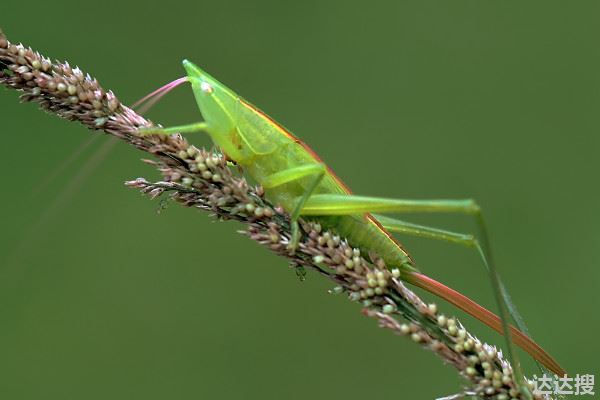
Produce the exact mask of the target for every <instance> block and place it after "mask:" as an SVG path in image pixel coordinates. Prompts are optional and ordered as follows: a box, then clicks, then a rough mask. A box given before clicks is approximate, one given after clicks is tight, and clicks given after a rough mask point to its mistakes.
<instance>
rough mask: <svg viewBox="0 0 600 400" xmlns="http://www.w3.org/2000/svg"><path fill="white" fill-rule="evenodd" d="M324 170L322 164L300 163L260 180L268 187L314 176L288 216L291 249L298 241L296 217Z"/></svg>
mask: <svg viewBox="0 0 600 400" xmlns="http://www.w3.org/2000/svg"><path fill="white" fill-rule="evenodd" d="M325 171H326V169H325V166H324V165H323V164H308V165H301V166H299V167H295V168H290V169H286V170H283V171H279V172H276V173H274V174H273V175H270V176H268V177H266V179H264V180H263V182H262V185H263V187H264V188H266V189H268V188H272V187H276V186H279V185H283V184H286V183H289V182H292V181H296V180H298V179H302V178H305V177H308V176H314V179H313V180H312V182H311V183H310V185H309V186H308V188H306V191H305V192H304V194H303V195H302V197H300V198H299V199H298V202H297V203H296V206H295V208H294V211H293V212H292V215H291V216H290V219H291V223H292V240H291V242H290V244H289V249H290V250H291V251H294V250H296V248H297V247H298V242H299V240H300V229H299V227H298V218H300V213H301V211H302V209H303V208H304V205H305V204H306V202H307V201H308V199H309V198H310V197H311V196H313V193H314V191H315V189H316V188H317V186H319V183H320V182H321V180H322V179H323V176H325Z"/></svg>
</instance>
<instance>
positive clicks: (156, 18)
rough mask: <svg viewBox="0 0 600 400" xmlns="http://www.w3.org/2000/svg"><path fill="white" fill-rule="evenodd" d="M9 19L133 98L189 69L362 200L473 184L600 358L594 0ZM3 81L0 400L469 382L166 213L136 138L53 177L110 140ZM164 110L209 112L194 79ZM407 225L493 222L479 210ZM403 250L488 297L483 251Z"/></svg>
mask: <svg viewBox="0 0 600 400" xmlns="http://www.w3.org/2000/svg"><path fill="white" fill-rule="evenodd" d="M0 16H1V18H0V26H1V27H2V28H3V29H4V30H5V32H6V33H7V35H8V36H9V39H10V40H12V41H22V42H24V43H25V44H27V45H31V46H33V47H34V48H36V49H37V50H40V51H42V52H43V53H44V54H46V55H48V56H50V57H52V58H60V59H68V60H69V61H70V62H71V63H72V64H77V65H79V66H81V67H82V68H84V69H85V70H86V71H88V72H90V73H92V74H93V75H95V76H97V77H98V78H99V80H100V82H101V83H102V84H103V85H104V87H106V88H112V89H113V90H115V92H116V93H117V95H118V96H119V97H120V99H121V100H122V101H123V102H125V103H131V102H133V101H135V100H137V99H138V98H140V97H142V96H143V95H144V94H146V93H148V92H150V91H152V90H153V89H155V88H157V87H158V86H161V85H163V84H164V83H166V82H168V81H170V80H173V79H175V78H177V77H179V76H181V75H182V74H183V70H182V68H181V65H180V61H181V59H183V58H189V59H191V60H193V61H194V62H196V63H198V64H199V65H201V66H203V67H204V68H206V69H207V70H208V71H209V72H211V73H212V74H213V75H215V76H216V77H217V78H219V79H220V80H222V81H223V82H225V83H226V84H228V85H229V86H230V87H232V88H234V89H235V90H237V91H238V92H239V93H240V94H241V95H243V96H244V97H246V98H247V99H249V100H250V101H252V102H254V103H255V104H257V105H258V106H259V107H261V108H262V109H264V110H266V111H267V112H268V113H270V114H271V115H272V116H273V117H274V118H275V119H277V120H278V121H281V122H282V123H283V124H285V125H286V126H287V127H289V128H290V129H291V130H292V131H293V132H295V133H296V134H297V135H298V136H300V137H301V138H302V139H304V140H305V141H306V142H307V143H309V144H310V145H311V146H312V147H313V148H314V149H315V150H316V151H317V152H318V153H319V154H320V155H321V156H322V157H323V159H324V160H326V162H328V163H329V164H330V165H331V166H332V168H333V169H334V170H335V171H336V172H337V173H338V174H339V175H340V176H341V177H342V178H343V179H344V180H346V181H347V183H348V184H349V185H350V187H351V188H352V189H353V190H354V191H355V192H357V193H360V194H371V195H378V196H389V197H402V198H463V197H473V198H475V199H477V200H478V201H479V202H480V203H481V204H482V205H483V207H484V209H485V212H486V214H487V217H488V218H489V227H490V228H491V232H492V241H493V245H494V250H495V253H496V258H497V260H498V264H499V267H500V269H501V273H502V275H503V277H504V279H505V281H506V284H507V286H508V288H509V289H510V291H511V293H512V295H513V298H514V300H515V302H516V303H517V305H518V306H519V307H520V309H521V311H522V313H523V315H524V316H525V319H526V321H527V322H528V324H529V326H530V329H531V331H532V333H533V336H534V337H535V338H536V340H537V341H538V342H539V343H540V344H541V345H543V346H544V347H545V348H546V349H547V350H548V351H549V352H550V353H552V354H553V355H554V356H555V357H556V358H557V359H558V360H559V361H560V362H561V363H562V364H563V365H564V366H565V367H566V369H567V370H568V371H569V372H571V373H595V372H597V371H598V368H597V366H598V363H597V360H596V356H597V355H598V350H599V348H598V347H599V346H598V342H597V339H596V337H597V330H598V328H599V327H600V313H599V312H598V309H597V308H596V304H597V303H596V301H597V298H596V290H597V288H598V283H599V280H600V268H599V266H600V252H599V246H600V235H599V233H598V232H599V230H598V226H599V225H600V213H599V211H598V202H599V196H600V188H599V186H598V171H599V168H600V160H599V158H598V150H599V149H600V138H599V135H598V132H599V129H600V119H599V116H600V113H599V111H600V74H599V72H598V71H600V46H599V45H598V38H599V37H600V24H598V17H600V3H598V2H596V1H577V2H564V1H538V2H517V1H452V2H442V1H438V2H430V1H414V2H404V1H401V2H394V1H387V2H377V1H371V2H357V1H353V2H352V1H338V2H328V1H302V2H281V1H251V2H249V1H243V0H240V1H210V2H209V1H194V2H190V3H187V4H178V3H176V2H162V3H156V4H152V3H151V2H139V3H138V4H134V2H123V1H118V2H117V1H112V0H110V1H103V2H97V3H93V4H91V3H85V2H69V1H64V0H56V1H52V2H45V3H44V2H38V3H37V4H35V5H33V4H32V5H30V7H29V6H27V7H26V6H25V5H24V4H23V3H19V2H4V3H3V5H2V13H1V14H0ZM0 92H1V93H0V109H1V114H0V115H1V121H2V125H1V126H2V128H1V132H2V149H3V151H2V157H1V158H0V169H1V170H2V175H1V176H2V189H1V193H2V195H1V196H0V220H1V221H2V222H1V228H0V263H1V264H0V377H1V378H0V397H2V398H5V399H15V400H16V399H28V400H29V399H41V398H43V399H63V400H64V399H115V400H116V399H144V400H151V399H167V398H169V399H191V398H214V399H281V398H285V399H307V398H344V399H366V398H383V399H388V398H401V397H404V398H412V399H431V398H435V397H439V396H443V395H447V394H450V393H455V392H457V391H459V390H460V387H461V384H462V382H461V381H460V380H459V378H458V377H457V375H456V373H455V371H454V370H453V369H452V368H450V367H447V366H444V365H442V363H441V362H440V360H438V359H437V358H436V357H435V356H434V355H432V354H431V353H428V352H426V351H424V350H421V349H420V348H419V347H418V346H416V345H414V344H413V343H412V342H410V341H409V340H406V339H404V338H399V337H396V336H394V335H392V334H391V333H390V332H388V331H384V330H381V329H379V328H377V326H376V324H375V322H374V321H373V320H370V319H367V318H364V317H362V316H361V315H360V313H359V307H358V306H357V305H355V304H351V303H349V302H347V301H346V300H345V299H344V298H343V297H334V296H332V295H329V294H328V293H327V290H328V288H330V286H331V285H330V284H329V283H328V282H326V281H324V280H323V279H322V278H321V277H319V276H317V275H315V274H309V276H308V279H307V281H306V282H303V283H301V282H299V281H298V279H297V278H296V276H295V273H294V271H292V270H290V269H288V268H287V266H286V263H285V261H284V260H283V259H280V258H278V257H275V256H274V255H272V254H271V253H269V252H268V251H266V250H265V249H263V248H260V247H259V246H257V245H256V244H254V243H253V242H251V241H250V240H248V239H246V238H244V237H242V236H240V235H238V234H237V233H236V230H237V229H239V228H240V226H238V225H237V224H236V223H233V222H230V223H214V222H212V221H211V219H210V218H209V217H208V216H207V215H206V214H204V213H200V212H195V211H193V210H190V209H183V208H181V207H179V206H175V205H173V206H171V207H169V208H168V209H167V210H166V211H164V212H162V213H161V214H160V215H157V212H156V210H157V208H158V202H157V201H154V202H151V201H149V200H147V199H144V198H141V197H140V195H139V194H138V193H137V192H135V191H133V190H129V189H126V188H125V187H124V186H123V184H122V182H123V181H124V180H126V179H131V178H136V177H138V176H146V177H149V178H156V177H157V174H156V173H155V172H154V171H153V170H152V169H151V168H150V167H148V166H146V165H144V164H143V163H141V162H140V161H139V159H140V158H141V157H144V155H143V154H141V153H139V152H138V151H136V150H135V149H132V148H129V147H127V146H125V145H122V144H121V143H117V145H115V146H114V147H113V148H112V150H111V151H110V152H109V154H108V155H107V156H106V158H105V159H103V161H102V162H101V163H100V165H99V166H98V168H96V169H94V170H93V171H92V172H91V173H89V174H88V175H86V176H85V177H84V178H78V174H80V172H81V171H82V170H86V169H87V167H86V161H85V160H86V159H89V158H91V157H93V152H92V151H90V150H89V148H88V150H87V151H86V152H84V154H83V156H82V157H80V158H79V159H78V160H77V161H76V162H75V163H74V164H72V165H71V166H70V167H69V168H68V169H66V170H64V171H61V173H60V174H59V176H58V178H57V179H55V180H53V181H51V184H50V185H48V186H42V183H43V182H44V181H45V180H46V179H47V177H48V176H49V174H50V171H52V170H55V169H56V168H57V166H59V165H60V164H61V162H63V161H64V160H65V159H66V158H68V157H69V156H70V155H71V154H73V153H74V152H76V151H77V149H78V148H79V147H80V146H81V145H82V144H83V143H85V142H86V141H87V140H89V138H90V136H91V135H90V133H89V132H88V131H87V130H86V129H84V128H82V127H80V126H78V125H76V124H73V123H68V122H66V121H63V120H60V119H58V118H55V117H53V116H50V115H46V114H44V113H42V112H40V111H38V110H36V108H35V107H34V106H32V105H20V104H19V103H18V101H17V94H16V93H14V92H12V91H8V90H0ZM149 116H150V117H151V118H152V119H153V120H155V121H157V122H161V123H162V124H164V125H172V124H179V123H185V122H191V121H193V120H196V119H197V118H198V112H197V110H196V108H195V107H194V103H193V101H192V95H191V93H190V91H189V90H188V89H187V88H186V89H179V90H177V91H176V93H174V94H173V95H170V96H168V97H167V98H165V100H164V101H162V102H161V103H159V105H158V106H156V107H155V108H154V109H153V110H152V111H151V112H150V113H149ZM107 139H108V138H107V137H104V136H103V137H101V138H99V139H98V140H97V141H96V142H94V145H93V147H96V148H98V147H101V146H102V145H103V144H104V143H105V142H106V141H107ZM190 139H191V140H193V141H194V142H196V143H198V144H201V145H202V144H203V145H208V142H207V141H206V138H204V137H202V136H201V135H198V136H194V137H190ZM73 182H75V183H73ZM65 187H66V188H67V190H66V194H64V193H65V190H64V189H65ZM412 220H413V221H416V222H423V223H428V224H434V225H436V226H440V227H446V228H452V229H454V230H459V231H472V230H473V229H474V226H473V225H472V223H471V221H469V220H468V219H467V218H466V217H452V216H441V215H438V216H434V217H431V216H414V218H412ZM403 241H404V243H405V244H406V246H407V248H408V249H409V250H410V251H411V252H412V254H413V255H414V257H415V258H416V260H417V262H418V264H419V265H420V267H421V268H422V269H423V270H424V271H426V272H427V273H428V274H430V275H432V276H434V277H436V278H437V279H439V280H441V281H443V282H445V283H447V284H449V285H451V286H453V287H455V288H457V289H459V290H461V291H463V292H465V293H466V294H468V295H470V296H472V297H474V298H476V299H478V300H480V301H481V302H482V303H483V304H484V305H486V306H488V307H491V308H494V302H493V296H492V292H491V291H490V287H489V284H488V281H487V278H486V275H485V274H484V272H483V268H482V266H481V265H480V263H479V261H478V258H477V256H476V255H475V254H474V252H472V251H470V250H469V249H464V248H460V247H455V246H452V245H449V244H445V243H439V242H431V241H426V240H417V239H412V238H403ZM427 298H430V297H429V296H428V297H427ZM440 306H441V309H442V310H443V311H445V312H447V313H454V310H453V309H452V307H451V306H449V305H447V304H443V303H442V302H440ZM457 314H458V315H459V316H463V314H460V313H457ZM464 321H465V323H466V324H467V326H468V327H469V328H470V329H471V330H472V331H473V332H475V333H477V334H479V335H480V337H481V338H483V339H485V340H490V341H492V342H494V343H499V344H501V343H502V341H501V339H500V338H499V336H498V335H496V334H495V333H493V332H491V331H490V330H489V329H487V328H486V327H484V326H482V325H481V324H480V323H477V322H475V321H473V320H472V319H470V318H464ZM525 367H526V370H527V372H528V373H529V374H533V373H535V372H536V370H535V369H534V367H533V365H532V363H531V362H530V361H529V360H527V361H526V362H525ZM596 390H598V389H596Z"/></svg>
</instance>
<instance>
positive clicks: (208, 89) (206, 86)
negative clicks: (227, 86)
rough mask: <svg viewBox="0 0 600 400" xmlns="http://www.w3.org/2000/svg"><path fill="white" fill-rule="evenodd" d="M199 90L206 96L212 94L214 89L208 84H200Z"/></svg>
mask: <svg viewBox="0 0 600 400" xmlns="http://www.w3.org/2000/svg"><path fill="white" fill-rule="evenodd" d="M200 89H201V90H202V91H203V92H204V93H208V94H212V93H213V92H214V91H215V89H214V88H213V87H212V86H211V85H210V84H209V83H208V82H204V81H202V82H200Z"/></svg>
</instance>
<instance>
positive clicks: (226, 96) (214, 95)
mask: <svg viewBox="0 0 600 400" xmlns="http://www.w3.org/2000/svg"><path fill="white" fill-rule="evenodd" d="M183 67H184V68H185V70H186V72H187V76H188V77H187V79H188V81H189V82H190V83H191V85H192V90H193V91H194V96H195V97H196V103H198V108H199V109H200V113H201V114H202V117H203V118H204V120H205V121H206V124H207V132H208V134H209V135H210V136H211V138H212V140H213V141H214V142H215V144H216V145H218V146H220V147H221V148H222V149H223V150H224V151H225V152H226V153H227V154H228V155H229V156H230V157H231V158H233V159H234V160H235V159H236V151H235V146H234V136H235V127H236V121H235V118H236V116H235V115H234V113H235V110H236V109H237V108H236V107H237V105H238V97H237V95H236V94H235V93H234V92H233V91H232V90H231V89H229V88H227V87H226V86H225V85H223V84H222V83H221V82H219V81H217V80H216V79H215V78H213V77H212V76H210V75H209V74H207V73H206V72H205V71H204V70H202V69H201V68H200V67H198V66H197V65H195V64H194V63H192V62H191V61H188V60H183Z"/></svg>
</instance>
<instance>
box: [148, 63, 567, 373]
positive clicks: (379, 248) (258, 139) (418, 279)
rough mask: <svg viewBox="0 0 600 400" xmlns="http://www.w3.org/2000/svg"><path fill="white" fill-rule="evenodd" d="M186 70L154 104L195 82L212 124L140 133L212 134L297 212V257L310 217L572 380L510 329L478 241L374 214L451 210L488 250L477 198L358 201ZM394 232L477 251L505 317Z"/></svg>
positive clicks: (301, 148)
mask: <svg viewBox="0 0 600 400" xmlns="http://www.w3.org/2000/svg"><path fill="white" fill-rule="evenodd" d="M183 66H184V68H185V70H186V72H187V76H186V77H184V78H181V79H178V80H176V81H174V82H173V83H172V84H169V85H167V86H165V87H164V88H162V89H159V90H158V91H156V92H154V93H153V94H151V95H150V96H148V97H147V98H150V97H154V99H152V102H154V101H156V100H158V98H159V97H161V96H162V95H164V94H165V93H166V92H168V91H170V90H171V89H172V88H174V87H175V86H178V85H179V84H181V83H184V82H188V83H190V84H191V87H192V90H193V93H194V95H195V98H196V101H197V104H198V107H199V109H200V112H201V114H202V116H203V119H204V121H202V122H197V123H193V124H189V125H182V126H174V127H168V128H148V129H143V130H141V131H140V133H142V134H145V135H149V134H174V133H191V132H199V131H202V132H205V133H207V134H208V135H209V136H210V138H211V139H212V141H213V142H214V143H215V145H216V146H218V147H219V148H220V149H221V151H222V152H223V153H224V154H225V155H226V157H228V159H230V160H231V161H233V162H235V163H236V164H237V165H239V166H240V167H241V169H242V170H243V171H244V173H245V174H247V175H248V176H249V177H251V178H252V179H254V180H255V181H256V182H258V183H259V184H260V185H262V186H263V187H264V189H265V193H266V197H267V198H268V199H269V200H270V201H271V202H272V203H274V204H278V205H280V206H282V207H283V208H284V209H285V210H286V211H287V212H288V213H289V214H290V217H291V220H292V232H293V235H292V240H291V241H290V251H293V250H294V246H296V245H297V243H298V239H299V235H300V232H299V228H298V219H299V218H300V217H303V216H306V217H310V219H313V220H316V221H318V222H319V223H320V224H321V225H322V226H324V227H327V228H330V229H334V230H335V231H337V232H338V233H339V234H340V235H342V236H343V237H346V238H347V239H348V241H349V242H350V243H351V244H352V245H353V246H357V247H361V248H365V249H369V250H370V251H373V252H374V253H376V254H377V255H378V256H379V257H381V258H383V260H384V261H385V262H386V264H387V265H388V266H390V267H394V268H398V269H400V271H401V277H402V279H403V280H405V281H407V282H409V283H411V284H414V285H416V286H418V287H421V288H423V289H425V290H427V291H429V292H431V293H433V294H435V295H437V296H439V297H441V298H443V299H445V300H447V301H449V302H450V303H452V304H454V305H455V306H457V307H458V308H460V309H462V310H463V311H465V312H467V313H469V314H470V315H472V316H474V317H475V318H477V319H479V320H480V321H482V322H484V323H485V324H487V325H488V326H490V327H491V328H493V329H494V330H496V331H498V332H500V333H501V334H504V336H505V337H506V338H507V346H508V350H509V353H510V355H511V358H513V359H514V358H515V356H514V354H515V352H514V349H513V344H512V343H513V341H514V343H515V344H516V345H518V346H519V347H521V348H522V349H523V350H525V351H526V352H527V353H529V354H530V355H531V356H532V357H533V358H534V359H536V360H537V361H539V362H540V363H542V364H543V365H544V366H545V367H547V368H548V369H550V370H552V371H553V372H555V373H556V374H558V375H560V376H563V375H564V374H565V372H564V370H563V369H562V368H561V367H560V366H559V364H558V363H557V362H556V361H555V360H554V359H553V358H552V357H551V356H550V355H549V354H548V353H546V352H545V351H544V350H543V349H542V348H541V347H540V346H538V345H537V344H536V343H535V342H534V341H533V340H532V339H530V338H529V337H528V336H527V335H526V334H525V333H523V332H522V331H520V330H518V329H516V328H515V327H513V326H509V325H508V322H507V319H508V317H507V315H506V314H507V312H506V307H508V309H509V310H510V311H511V314H513V317H514V313H513V312H514V307H513V306H512V304H511V303H510V299H509V298H508V295H507V294H506V291H505V289H504V287H503V286H502V285H501V283H500V282H499V280H498V279H497V275H496V272H495V270H494V268H493V265H492V264H491V262H490V261H489V258H490V257H489V252H488V251H487V250H486V251H484V250H483V249H482V246H480V245H479V242H478V241H477V240H476V239H475V238H474V237H473V236H472V235H464V234H458V233H454V232H449V231H444V230H440V229H435V228H429V227H425V226H421V225H415V224H411V223H407V222H404V221H401V220H398V219H393V218H390V217H386V216H380V215H375V214H374V213H415V212H451V213H463V214H469V215H473V216H475V217H476V218H477V219H478V222H479V223H480V227H482V228H483V229H482V230H483V233H484V236H483V239H484V240H483V244H484V246H483V248H484V249H487V247H488V246H487V243H486V242H487V236H486V235H485V227H484V226H483V217H482V216H481V209H480V207H479V206H478V205H477V204H476V203H475V202H474V201H473V200H396V199H384V198H374V197H364V196H356V195H353V194H352V193H351V191H350V190H349V189H348V187H347V186H346V185H345V184H344V183H343V182H342V181H341V180H340V179H339V178H338V177H337V176H336V175H335V174H334V173H333V171H331V169H329V168H328V167H327V165H325V164H324V163H323V161H322V160H321V159H320V158H319V157H318V156H317V155H316V154H315V152H314V151H313V150H312V149H310V148H309V147H308V146H307V145H306V144H304V143H303V142H302V141H300V140H299V139H297V138H296V137H295V136H293V135H292V134H291V133H290V132H289V131H288V130H286V129H285V128H283V127H282V126H281V125H279V124H278V123H277V122H275V121H274V120H273V119H271V118H270V117H269V116H267V115H266V114H265V113H264V112H262V111H261V110H259V109H258V108H257V107H255V106H253V105H252V104H250V103H249V102H247V101H246V100H244V99H243V98H241V97H240V96H239V95H237V94H236V93H235V92H233V91H232V90H231V89H229V88H227V87H226V86H224V85H223V84H222V83H220V82H219V81H217V80H216V79H214V78H213V77H211V76H210V75H209V74H207V73H206V72H204V71H203V70H202V69H200V68H199V67H197V66H196V65H194V64H193V63H191V62H190V61H187V60H184V61H183ZM147 98H146V99H147ZM392 233H404V234H410V235H415V236H421V237H429V238H433V239H440V240H446V241H450V242H453V243H458V244H462V245H466V246H470V247H473V248H476V249H477V250H478V251H479V253H480V255H481V256H482V258H483V261H484V263H485V264H486V267H488V270H489V272H490V275H491V276H492V282H493V284H494V289H495V293H496V300H497V302H498V307H499V308H500V315H501V316H502V318H499V317H498V316H496V315H495V314H493V313H492V312H490V311H488V310H487V309H485V308H483V307H482V306H480V305H479V304H477V303H476V302H474V301H473V300H471V299H469V298H467V297H466V296H464V295H462V294H460V293H458V292H457V291H455V290H453V289H451V288H449V287H447V286H445V285H443V284H442V283H440V282H437V281H435V280H433V279H432V278H429V277H427V276H426V275H424V274H422V273H421V272H419V271H418V269H417V268H416V267H415V265H414V262H413V260H412V259H411V257H410V255H409V254H408V253H407V252H406V250H405V249H404V248H403V247H402V246H401V245H400V244H399V242H398V241H397V240H396V239H395V238H394V237H393V236H392ZM515 320H516V321H517V323H518V324H519V321H520V319H519V318H517V317H515ZM511 337H512V341H511V339H510V338H511Z"/></svg>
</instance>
